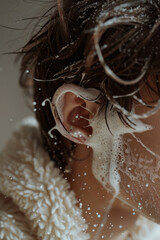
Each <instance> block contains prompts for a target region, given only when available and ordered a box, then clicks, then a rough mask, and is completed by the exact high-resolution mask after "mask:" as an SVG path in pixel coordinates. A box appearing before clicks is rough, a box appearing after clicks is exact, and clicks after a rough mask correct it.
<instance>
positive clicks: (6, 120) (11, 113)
mask: <svg viewBox="0 0 160 240" xmlns="http://www.w3.org/2000/svg"><path fill="white" fill-rule="evenodd" d="M51 2H52V1H47V0H0V25H4V26H5V27H11V28H17V29H23V28H25V29H24V30H15V29H14V30H10V29H7V28H4V27H1V26H0V149H1V148H2V147H3V146H4V143H5V142H6V140H7V139H8V137H9V135H10V134H11V132H12V129H13V128H14V126H15V125H16V124H17V122H18V121H20V120H21V119H22V118H24V117H25V116H28V115H31V114H33V113H32V111H31V110H29V109H28V107H27V106H26V103H25V97H24V96H23V94H22V90H21V89H20V87H19V85H18V77H19V65H18V64H16V63H15V62H14V59H15V56H14V55H13V54H5V55H4V53H7V52H13V51H16V50H17V49H19V48H20V47H21V46H23V44H24V43H25V42H27V40H29V38H30V35H31V29H32V28H33V25H34V24H35V22H34V21H30V20H23V19H24V18H30V17H34V16H41V14H42V13H43V12H44V11H45V10H46V9H47V8H48V7H49V4H50V3H51Z"/></svg>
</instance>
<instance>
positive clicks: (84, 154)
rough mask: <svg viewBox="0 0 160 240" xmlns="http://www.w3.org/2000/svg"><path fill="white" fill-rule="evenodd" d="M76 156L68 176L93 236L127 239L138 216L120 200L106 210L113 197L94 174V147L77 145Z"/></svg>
mask: <svg viewBox="0 0 160 240" xmlns="http://www.w3.org/2000/svg"><path fill="white" fill-rule="evenodd" d="M74 157H75V158H76V159H77V160H74V161H73V162H72V171H71V173H69V174H68V175H67V179H68V181H69V183H70V185H71V189H72V190H73V191H74V192H75V194H76V198H77V200H78V206H79V207H80V208H82V214H83V217H84V218H85V219H86V222H87V224H88V233H89V234H90V235H91V239H95V240H99V239H107V240H108V239H112V240H117V239H118V240H123V239H125V236H126V234H127V232H128V231H131V229H132V227H133V226H134V224H135V221H136V219H137V216H133V214H132V211H131V210H130V209H128V207H127V208H126V206H125V205H124V203H122V202H121V201H120V200H118V199H116V200H115V201H114V203H113V205H112V209H111V210H110V211H109V213H106V209H107V206H108V204H109V203H110V201H111V200H112V197H113V196H112V194H110V193H109V192H107V190H106V189H104V188H103V187H102V185H101V184H100V183H99V182H98V181H97V180H96V178H95V177H94V176H93V174H92V150H91V149H88V148H87V147H86V146H84V145H78V146H77V148H76V151H75V155H74ZM78 159H79V160H78ZM104 219H105V220H106V221H104ZM103 224H104V225H103ZM98 233H99V234H98ZM98 235H99V237H98Z"/></svg>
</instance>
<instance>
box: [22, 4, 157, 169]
mask: <svg viewBox="0 0 160 240" xmlns="http://www.w3.org/2000/svg"><path fill="white" fill-rule="evenodd" d="M46 14H48V15H50V16H49V17H48V20H47V21H46V22H45V24H44V25H43V27H41V28H40V30H39V31H38V32H37V33H36V34H35V35H34V36H33V37H32V38H31V40H30V41H29V42H28V43H27V44H26V46H24V48H23V49H22V53H21V54H22V63H21V77H20V84H21V86H23V87H24V88H25V89H27V90H28V91H30V90H33V100H34V101H35V104H36V105H35V108H36V111H35V113H36V117H37V119H38V122H39V124H40V128H41V132H42V136H43V139H44V144H45V147H46V149H47V151H48V152H49V154H50V156H51V159H52V160H53V161H55V163H56V165H57V166H58V167H60V168H61V169H62V170H64V169H65V166H66V164H67V161H68V156H69V155H70V153H71V150H72V149H73V148H74V144H73V146H72V149H70V148H68V147H66V146H65V142H64V138H63V136H61V135H60V134H59V133H58V132H56V131H55V132H54V138H51V137H50V136H49V134H48V131H49V130H50V129H51V128H52V127H53V126H54V125H55V121H54V119H53V115H52V113H51V109H50V105H49V104H48V103H47V104H46V106H45V107H42V105H41V104H42V102H43V101H44V100H45V99H46V98H49V99H50V100H51V99H52V97H53V95H54V93H55V91H56V89H57V88H58V87H59V86H61V85H62V84H64V83H74V84H77V85H80V86H82V87H84V88H89V87H92V88H96V89H99V90H100V91H101V98H102V99H103V100H104V102H105V104H106V106H107V105H108V102H112V103H113V104H114V103H116V104H119V106H121V107H123V108H124V109H125V110H128V111H130V110H131V107H132V102H133V96H137V97H138V98H139V99H141V94H140V89H141V88H142V87H143V86H147V87H148V89H149V90H148V92H149V94H150V95H151V92H155V93H156V94H157V96H158V98H159V96H160V94H159V92H160V86H159V74H160V1H159V0H134V1H133V0H114V1H113V0H81V1H80V0H79V1H77V0H73V1H64V2H63V1H62V0H58V2H57V5H56V6H54V7H51V8H50V9H49V10H48V11H47V13H46ZM46 14H45V15H44V16H46ZM148 79H151V80H152V81H148ZM153 102H154V99H152V103H153ZM146 104H148V105H149V103H146ZM119 113H120V115H121V114H122V113H121V110H120V109H119Z"/></svg>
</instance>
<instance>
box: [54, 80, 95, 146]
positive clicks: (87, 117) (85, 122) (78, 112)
mask: <svg viewBox="0 0 160 240" xmlns="http://www.w3.org/2000/svg"><path fill="white" fill-rule="evenodd" d="M66 87H67V86H65V88H66ZM68 87H69V89H67V91H66V89H65V91H64V87H62V89H59V90H58V94H56V95H55V97H54V98H53V106H55V109H56V114H55V113H54V111H53V109H52V112H53V114H54V117H55V120H56V125H57V126H58V130H59V131H60V132H61V134H62V135H63V136H65V137H67V138H68V139H70V140H72V141H74V142H76V143H83V144H84V143H85V141H86V140H87V139H88V137H89V136H91V135H92V132H93V129H92V127H91V126H90V122H91V121H92V120H93V118H94V117H95V116H96V114H97V111H98V109H99V105H98V104H97V103H96V102H94V101H89V100H86V99H85V98H83V97H82V95H81V91H82V88H81V87H77V86H76V87H75V89H74V86H73V84H72V85H71V89H70V86H68ZM74 90H75V91H74ZM83 91H84V90H83ZM85 91H87V90H85ZM94 94H95V93H94ZM94 97H95V96H94ZM53 108H54V107H53Z"/></svg>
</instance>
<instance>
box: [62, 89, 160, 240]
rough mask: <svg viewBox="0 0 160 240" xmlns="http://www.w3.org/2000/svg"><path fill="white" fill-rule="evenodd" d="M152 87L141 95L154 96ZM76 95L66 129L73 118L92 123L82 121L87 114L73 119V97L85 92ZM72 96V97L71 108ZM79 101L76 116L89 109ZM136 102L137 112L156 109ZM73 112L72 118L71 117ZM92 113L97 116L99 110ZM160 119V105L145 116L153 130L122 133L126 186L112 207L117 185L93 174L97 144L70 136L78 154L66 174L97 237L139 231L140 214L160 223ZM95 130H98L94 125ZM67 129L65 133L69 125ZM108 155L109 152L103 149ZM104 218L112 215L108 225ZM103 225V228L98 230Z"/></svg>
mask: <svg viewBox="0 0 160 240" xmlns="http://www.w3.org/2000/svg"><path fill="white" fill-rule="evenodd" d="M72 87H73V86H72ZM146 93H147V91H146V89H145V87H144V88H143V91H142V92H141V96H142V97H143V99H144V98H146V99H145V100H148V101H150V95H149V94H148V95H147V94H146ZM70 97H72V101H70ZM152 97H153V96H152ZM76 98H77V96H76V94H75V95H73V94H70V93H69V94H67V95H65V102H64V107H63V110H64V111H63V112H64V116H65V117H64V126H65V127H66V129H69V128H70V126H72V124H73V126H74V128H76V127H77V126H79V128H78V129H83V124H84V123H85V124H84V125H85V126H86V125H87V123H86V122H85V121H84V119H82V121H81V118H79V121H80V122H79V121H78V122H77V121H73V119H74V111H72V110H74V104H73V109H72V103H74V102H75V101H77V100H78V101H80V99H79V98H78V99H77V100H76ZM67 101H68V102H69V103H70V104H69V106H70V109H69V110H68V104H67ZM65 104H66V107H65ZM77 104H79V103H77ZM77 104H76V114H75V116H77V114H80V115H81V113H83V114H84V113H85V115H86V112H84V110H83V111H82V108H77V107H78V105H77ZM82 104H83V105H84V107H86V106H87V104H86V106H85V104H84V102H83V101H82V102H81V101H80V105H79V106H81V105H82ZM134 106H135V108H134V109H135V113H136V114H142V113H146V112H148V111H150V110H151V109H150V108H149V107H146V106H142V105H140V104H138V103H137V102H135V103H134ZM93 107H94V105H92V104H89V105H88V107H87V109H88V111H90V110H91V109H92V110H93V109H94V108H93ZM85 111H87V110H85ZM70 112H72V114H70ZM92 112H93V111H92ZM83 114H82V116H83ZM86 116H87V115H86ZM69 117H70V118H71V119H68V118H69ZM92 117H94V114H93V115H92ZM159 119H160V110H158V111H157V112H156V113H155V114H154V115H152V116H149V117H147V118H146V119H143V120H141V122H142V123H144V124H147V125H149V126H151V128H150V130H147V131H143V132H141V133H140V132H139V133H134V135H133V134H132V133H127V134H124V135H122V136H121V140H122V145H121V146H122V148H123V149H122V153H123V159H122V158H120V157H122V155H121V156H120V157H119V161H118V165H117V167H118V172H119V174H120V192H119V194H118V196H117V198H116V199H115V201H114V202H113V204H112V208H111V209H109V210H110V211H108V212H107V213H106V209H107V207H108V206H109V205H110V203H111V200H112V199H113V195H114V191H113V189H112V187H111V186H110V185H109V182H108V185H107V186H106V187H105V189H104V187H103V186H102V184H101V183H100V182H99V181H98V180H97V179H96V176H95V175H94V174H93V172H92V161H93V150H92V148H89V147H87V144H86V145H85V142H84V144H78V143H77V142H78V141H79V140H78V139H79V138H78V137H75V136H74V137H73V135H72V134H71V138H69V139H70V140H72V141H74V140H75V142H76V143H77V146H76V149H75V152H74V156H73V157H74V158H75V159H77V160H75V161H72V162H71V169H72V170H71V172H69V173H68V174H66V178H67V180H68V181H69V183H70V185H71V189H72V190H73V191H74V192H75V194H76V198H77V200H78V202H79V203H78V205H79V207H80V208H82V214H83V216H84V218H85V219H86V222H87V223H88V233H90V235H91V239H96V240H99V239H112V240H123V239H125V237H126V234H127V233H128V232H131V231H133V229H134V225H135V222H136V220H137V218H138V216H139V215H143V216H145V217H146V218H148V219H150V220H152V221H154V222H156V223H160V164H159V162H160V148H159V144H157V142H159V140H160V139H159V136H160V125H159ZM67 124H68V125H67ZM117 124H118V123H117ZM85 129H86V128H85ZM91 132H92V134H94V129H92V131H91ZM61 133H62V134H63V131H62V132H61ZM106 133H107V132H106V131H104V132H102V134H106ZM107 134H108V133H107ZM86 135H87V134H86ZM76 136H77V135H76ZM81 140H82V139H81ZM94 151H96V149H94ZM103 157H104V158H105V157H106V156H104V155H103ZM104 160H105V159H104ZM106 160H108V159H106ZM109 161H110V160H109ZM104 218H106V221H105V225H104V227H103V226H101V224H102V222H103V219H104ZM99 229H101V231H100V233H99V234H98V231H99ZM97 234H98V238H97Z"/></svg>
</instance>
